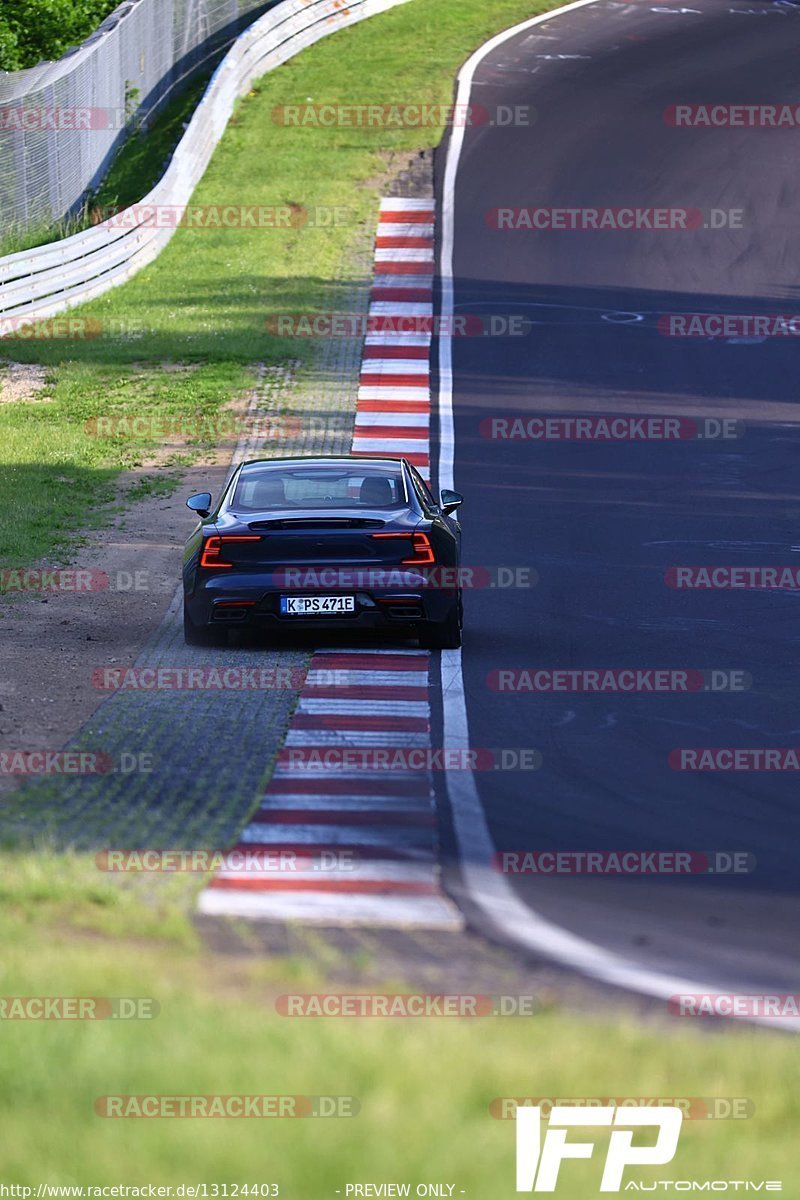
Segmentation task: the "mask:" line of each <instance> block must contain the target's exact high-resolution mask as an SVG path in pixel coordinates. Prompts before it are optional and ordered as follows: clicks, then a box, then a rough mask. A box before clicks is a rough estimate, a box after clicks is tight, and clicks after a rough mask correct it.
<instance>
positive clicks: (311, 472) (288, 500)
mask: <svg viewBox="0 0 800 1200" xmlns="http://www.w3.org/2000/svg"><path fill="white" fill-rule="evenodd" d="M405 503H406V498H405V490H404V488H403V480H402V476H401V474H400V471H399V470H397V471H391V470H384V471H380V470H377V471H376V470H371V471H365V470H364V469H363V468H360V467H352V468H348V467H314V468H309V467H303V468H276V467H271V468H268V469H266V470H264V471H243V472H242V474H241V475H240V476H239V482H238V483H237V485H236V490H235V491H234V494H233V498H232V500H231V503H230V507H231V509H232V510H233V511H234V512H263V511H265V510H274V511H276V512H283V511H291V510H292V509H296V508H315V509H326V508H353V509H363V508H400V507H402V506H403V505H404V504H405Z"/></svg>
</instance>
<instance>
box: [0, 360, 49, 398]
mask: <svg viewBox="0 0 800 1200" xmlns="http://www.w3.org/2000/svg"><path fill="white" fill-rule="evenodd" d="M46 386H47V368H46V367H40V366H39V365H38V364H37V363H18V362H10V361H9V360H7V359H0V404H13V403H26V404H29V403H30V402H31V401H33V400H36V401H39V402H40V403H41V402H42V401H47V400H52V398H53V397H52V396H48V395H46V394H45V387H46Z"/></svg>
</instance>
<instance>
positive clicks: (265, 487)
mask: <svg viewBox="0 0 800 1200" xmlns="http://www.w3.org/2000/svg"><path fill="white" fill-rule="evenodd" d="M285 503H286V489H285V488H284V486H283V480H282V479H275V478H270V476H269V475H265V476H264V478H263V479H256V480H255V481H254V483H253V486H252V488H251V490H250V508H272V507H273V505H276V504H277V505H281V506H282V505H284V504H285Z"/></svg>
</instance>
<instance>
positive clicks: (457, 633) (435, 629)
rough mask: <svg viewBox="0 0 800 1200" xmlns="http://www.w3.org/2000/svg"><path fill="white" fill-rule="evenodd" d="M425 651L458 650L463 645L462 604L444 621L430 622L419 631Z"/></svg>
mask: <svg viewBox="0 0 800 1200" xmlns="http://www.w3.org/2000/svg"><path fill="white" fill-rule="evenodd" d="M419 644H420V646H421V647H422V648H423V650H458V648H459V646H460V645H461V604H460V603H459V604H458V605H457V606H456V607H454V608H451V609H450V612H449V613H448V614H447V616H446V617H445V619H444V620H443V621H436V622H433V621H431V622H429V623H428V624H427V625H423V626H422V627H421V629H420V631H419Z"/></svg>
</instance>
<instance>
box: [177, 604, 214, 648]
mask: <svg viewBox="0 0 800 1200" xmlns="http://www.w3.org/2000/svg"><path fill="white" fill-rule="evenodd" d="M183 640H184V642H185V643H186V645H187V646H213V645H214V644H215V642H216V641H217V631H216V630H215V629H209V627H208V626H207V625H195V624H194V622H193V621H192V618H191V617H190V616H189V612H188V610H187V608H186V601H184V604H183Z"/></svg>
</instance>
